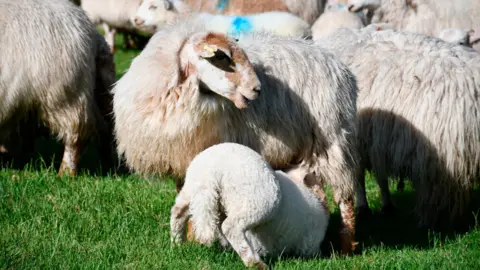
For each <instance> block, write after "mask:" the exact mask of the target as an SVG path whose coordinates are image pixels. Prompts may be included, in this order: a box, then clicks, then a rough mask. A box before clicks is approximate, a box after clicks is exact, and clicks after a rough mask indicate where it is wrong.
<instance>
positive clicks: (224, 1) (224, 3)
mask: <svg viewBox="0 0 480 270" xmlns="http://www.w3.org/2000/svg"><path fill="white" fill-rule="evenodd" d="M227 3H228V0H220V1H218V5H217V10H218V12H222V11H223V9H224V8H225V7H226V6H227Z"/></svg>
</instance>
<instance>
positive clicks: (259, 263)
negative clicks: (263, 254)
mask: <svg viewBox="0 0 480 270" xmlns="http://www.w3.org/2000/svg"><path fill="white" fill-rule="evenodd" d="M246 267H248V268H255V269H260V270H263V269H268V265H267V264H265V263H264V262H262V261H252V262H248V263H247V265H246Z"/></svg>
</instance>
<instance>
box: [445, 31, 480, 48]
mask: <svg viewBox="0 0 480 270" xmlns="http://www.w3.org/2000/svg"><path fill="white" fill-rule="evenodd" d="M474 34H475V31H474V30H473V29H460V28H444V29H442V31H440V34H439V35H438V37H439V38H441V39H443V40H445V41H447V42H451V43H455V44H459V45H464V46H467V47H470V48H472V46H473V44H475V43H477V42H479V41H480V36H475V35H474Z"/></svg>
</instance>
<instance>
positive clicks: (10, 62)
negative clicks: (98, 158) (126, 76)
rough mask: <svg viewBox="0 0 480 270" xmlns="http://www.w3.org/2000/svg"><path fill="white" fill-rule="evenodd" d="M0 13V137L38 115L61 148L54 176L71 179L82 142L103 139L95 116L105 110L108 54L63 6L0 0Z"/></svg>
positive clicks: (81, 17) (77, 12) (83, 20)
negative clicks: (58, 141) (62, 151)
mask: <svg viewBox="0 0 480 270" xmlns="http://www.w3.org/2000/svg"><path fill="white" fill-rule="evenodd" d="M0 10H3V11H7V10H8V12H3V14H2V19H1V20H0V32H1V33H2V35H1V37H0V47H1V48H2V50H0V70H1V72H0V97H1V99H0V130H1V131H2V132H1V133H0V137H2V138H3V139H7V140H8V136H10V135H11V132H12V131H15V128H16V126H17V124H18V123H19V122H20V121H21V119H22V118H24V117H25V116H27V115H30V114H34V115H36V116H37V117H38V118H39V119H40V120H41V121H42V122H43V123H44V124H45V125H46V126H48V128H49V129H50V131H51V132H52V133H54V134H56V135H57V137H58V138H59V139H60V140H62V141H63V143H64V145H65V150H64V155H63V159H62V164H61V166H60V170H59V174H71V175H73V174H75V173H76V170H77V163H78V158H79V154H80V152H81V149H82V147H83V146H84V144H85V143H86V142H87V140H88V139H89V138H90V137H91V136H92V135H99V136H100V140H101V141H102V142H104V141H105V140H104V139H105V138H106V137H108V135H105V134H108V125H105V121H104V119H103V117H102V116H101V113H105V114H107V113H110V112H111V111H108V110H111V108H109V106H111V104H110V101H108V99H111V98H112V96H111V94H110V93H109V87H110V86H111V85H112V84H113V83H114V80H115V66H114V64H113V57H112V55H111V54H110V52H109V50H108V46H107V44H106V43H105V40H104V39H103V37H102V36H101V35H100V34H99V33H98V32H97V31H96V30H95V28H94V26H93V25H92V24H91V23H90V21H89V19H88V17H87V16H86V15H85V13H84V12H83V11H82V10H81V9H80V8H79V7H77V6H75V5H74V4H73V3H71V2H69V1H56V0H43V1H35V0H17V1H7V0H0ZM59 37H61V38H59ZM97 103H98V105H97ZM27 135H30V134H27ZM103 145H104V146H105V147H107V146H108V145H109V144H104V143H103ZM103 152H104V153H105V154H108V153H109V152H106V151H103Z"/></svg>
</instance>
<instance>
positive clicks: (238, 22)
mask: <svg viewBox="0 0 480 270" xmlns="http://www.w3.org/2000/svg"><path fill="white" fill-rule="evenodd" d="M252 28H253V25H252V23H251V22H250V20H248V19H247V18H245V17H240V16H239V17H235V18H234V19H233V21H232V24H231V25H230V31H229V33H228V34H229V35H231V36H234V37H235V36H237V37H238V36H239V35H240V34H242V33H248V32H250V31H252Z"/></svg>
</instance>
